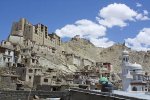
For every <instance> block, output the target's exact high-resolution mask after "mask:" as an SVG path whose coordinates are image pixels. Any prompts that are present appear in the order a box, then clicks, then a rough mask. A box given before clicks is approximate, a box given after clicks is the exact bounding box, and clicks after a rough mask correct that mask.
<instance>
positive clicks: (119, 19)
mask: <svg viewBox="0 0 150 100" xmlns="http://www.w3.org/2000/svg"><path fill="white" fill-rule="evenodd" d="M147 13H148V12H146V10H145V11H144V14H143V13H138V12H137V11H135V10H133V9H131V8H130V7H128V6H127V5H125V4H118V3H114V4H110V5H108V6H106V7H103V8H102V9H101V10H100V11H99V14H98V17H96V19H97V21H98V22H99V23H100V24H101V25H104V26H107V27H113V26H119V27H125V26H127V25H128V24H127V22H126V21H136V20H149V18H148V16H147V15H146V14H147Z"/></svg>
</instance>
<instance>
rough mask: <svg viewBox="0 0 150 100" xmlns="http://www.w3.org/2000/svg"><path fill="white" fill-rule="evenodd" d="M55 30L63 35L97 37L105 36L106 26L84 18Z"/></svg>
mask: <svg viewBox="0 0 150 100" xmlns="http://www.w3.org/2000/svg"><path fill="white" fill-rule="evenodd" d="M55 32H56V33H57V34H58V35H59V36H61V37H74V36H75V35H80V36H81V37H83V38H84V37H86V38H90V37H95V38H97V37H101V36H105V34H106V28H105V27H104V26H102V25H99V24H96V23H95V22H92V21H90V20H86V19H82V20H78V21H76V22H75V24H68V25H66V26H64V27H63V28H61V29H57V30H56V31H55Z"/></svg>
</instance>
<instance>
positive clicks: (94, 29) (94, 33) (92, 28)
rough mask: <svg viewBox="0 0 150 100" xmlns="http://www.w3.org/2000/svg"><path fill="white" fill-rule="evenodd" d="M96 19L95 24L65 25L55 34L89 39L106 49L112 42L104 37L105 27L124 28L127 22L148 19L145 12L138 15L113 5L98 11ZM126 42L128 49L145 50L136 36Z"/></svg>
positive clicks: (90, 22) (123, 5)
mask: <svg viewBox="0 0 150 100" xmlns="http://www.w3.org/2000/svg"><path fill="white" fill-rule="evenodd" d="M96 19H97V20H96V21H97V22H93V21H91V20H87V19H82V20H78V21H76V22H75V23H73V24H67V25H65V26H64V27H62V28H60V29H57V30H56V31H55V32H56V34H57V35H59V36H60V37H62V38H64V37H69V38H72V37H74V36H76V35H80V37H81V38H86V39H89V40H90V41H91V42H92V43H93V44H94V45H96V46H98V47H104V48H106V47H109V46H112V45H113V44H114V42H113V41H111V40H109V39H108V38H107V37H105V36H106V31H107V28H106V27H109V28H110V27H113V26H119V27H125V26H127V25H128V23H127V22H128V21H134V22H135V21H137V20H149V17H148V11H147V10H143V12H142V13H138V12H137V11H135V10H133V9H131V8H130V7H128V6H127V5H125V4H117V3H114V4H110V5H108V6H106V7H103V8H102V9H100V11H99V14H98V16H97V17H96ZM140 33H141V32H140ZM126 42H127V45H128V46H129V47H133V48H135V49H138V50H141V49H144V48H145V49H146V48H147V45H144V46H143V43H142V40H141V41H139V37H138V36H137V37H136V38H128V39H126ZM144 43H145V42H144Z"/></svg>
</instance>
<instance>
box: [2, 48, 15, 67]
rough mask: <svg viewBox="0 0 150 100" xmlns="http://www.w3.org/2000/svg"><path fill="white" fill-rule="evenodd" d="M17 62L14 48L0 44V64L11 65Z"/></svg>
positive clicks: (3, 65)
mask: <svg viewBox="0 0 150 100" xmlns="http://www.w3.org/2000/svg"><path fill="white" fill-rule="evenodd" d="M14 63H15V55H14V50H13V49H11V48H6V47H2V46H0V66H1V67H11V66H13V64H14Z"/></svg>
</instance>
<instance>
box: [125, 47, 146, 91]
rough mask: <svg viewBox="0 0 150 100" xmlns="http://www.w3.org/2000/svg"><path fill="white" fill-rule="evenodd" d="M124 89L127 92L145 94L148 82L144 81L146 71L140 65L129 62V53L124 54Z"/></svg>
mask: <svg viewBox="0 0 150 100" xmlns="http://www.w3.org/2000/svg"><path fill="white" fill-rule="evenodd" d="M122 56H123V59H122V87H123V90H124V91H127V92H133V91H138V92H145V91H147V89H146V87H145V86H146V81H144V71H143V70H142V66H141V65H139V64H136V63H134V64H132V63H130V62H129V52H128V51H126V50H124V51H123V53H122Z"/></svg>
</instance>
